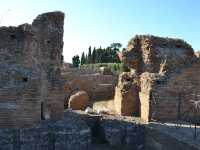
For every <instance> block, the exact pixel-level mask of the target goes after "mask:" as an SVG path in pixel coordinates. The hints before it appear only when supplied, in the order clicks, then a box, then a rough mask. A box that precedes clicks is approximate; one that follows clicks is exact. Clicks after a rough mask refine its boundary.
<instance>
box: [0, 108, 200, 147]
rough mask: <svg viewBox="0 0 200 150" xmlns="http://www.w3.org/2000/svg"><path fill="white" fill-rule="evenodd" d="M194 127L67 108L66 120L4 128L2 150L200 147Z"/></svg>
mask: <svg viewBox="0 0 200 150" xmlns="http://www.w3.org/2000/svg"><path fill="white" fill-rule="evenodd" d="M193 130H194V129H192V128H186V126H184V127H182V128H180V129H176V128H175V127H171V126H169V125H164V124H161V123H160V124H159V123H154V124H153V123H150V124H144V123H143V122H142V121H141V120H140V119H139V118H134V117H120V116H111V115H105V114H103V115H97V114H86V113H84V112H82V111H67V112H65V115H64V120H60V121H56V122H54V121H43V122H41V123H40V124H39V125H38V126H35V127H32V128H23V129H0V150H99V149H101V150H114V149H115V150H122V149H123V150H133V149H134V150H145V149H146V150H183V149H184V150H200V148H199V147H200V145H199V142H198V141H199V140H200V137H197V139H196V140H193V135H192V134H191V132H193ZM197 132H199V127H198V129H197Z"/></svg>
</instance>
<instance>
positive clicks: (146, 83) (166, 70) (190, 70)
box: [123, 36, 200, 123]
mask: <svg viewBox="0 0 200 150" xmlns="http://www.w3.org/2000/svg"><path fill="white" fill-rule="evenodd" d="M123 61H124V63H125V65H126V66H128V67H129V68H130V69H131V70H134V71H135V72H136V73H137V74H138V76H139V84H138V87H139V89H140V91H138V92H137V93H138V94H139V101H140V105H141V106H140V110H141V117H142V118H143V119H144V120H146V121H149V120H152V119H153V120H160V121H165V120H171V121H172V120H173V121H174V120H184V121H189V120H190V121H192V122H193V123H194V122H195V121H198V119H195V116H196V118H198V117H197V116H200V113H199V111H197V110H195V107H194V105H195V104H197V103H198V101H199V96H198V95H199V91H200V90H199V84H200V78H199V76H198V75H197V74H199V71H200V69H199V64H200V63H199V59H198V58H197V57H196V56H195V54H194V51H193V49H192V47H191V46H190V45H189V44H187V43H186V42H184V41H183V40H180V39H171V38H161V37H155V36H136V37H134V38H133V39H131V40H130V42H129V43H128V48H127V49H126V50H125V51H123ZM124 83H126V81H124ZM132 85H133V86H134V84H132ZM134 91H135V92H136V90H134ZM135 97H138V96H135ZM196 108H197V107H196ZM186 114H187V115H186Z"/></svg>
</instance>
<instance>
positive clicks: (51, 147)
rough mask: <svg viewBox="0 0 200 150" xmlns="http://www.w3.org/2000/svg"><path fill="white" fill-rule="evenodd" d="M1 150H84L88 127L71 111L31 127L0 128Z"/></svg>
mask: <svg viewBox="0 0 200 150" xmlns="http://www.w3.org/2000/svg"><path fill="white" fill-rule="evenodd" d="M0 133H1V134H0V149H1V150H27V149H29V150H86V149H87V148H88V147H89V146H90V144H91V131H90V128H88V126H87V125H86V123H85V122H84V121H82V120H81V119H80V118H79V117H77V116H76V115H74V114H73V113H70V112H67V113H65V116H64V119H63V120H60V121H57V122H55V121H42V122H41V123H40V124H38V125H37V126H35V127H32V128H19V129H0Z"/></svg>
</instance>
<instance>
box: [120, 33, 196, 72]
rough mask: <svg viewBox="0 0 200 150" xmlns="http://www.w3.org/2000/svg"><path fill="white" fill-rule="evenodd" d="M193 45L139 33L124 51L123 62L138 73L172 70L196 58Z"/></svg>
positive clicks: (178, 40)
mask: <svg viewBox="0 0 200 150" xmlns="http://www.w3.org/2000/svg"><path fill="white" fill-rule="evenodd" d="M195 59H196V58H195V56H194V51H193V49H192V47H191V46H190V45H189V44H187V43H186V42H184V41H182V40H180V39H171V38H161V37H156V36H146V35H137V36H135V37H134V38H132V39H131V40H130V41H129V43H128V47H127V49H126V50H125V51H123V62H124V63H125V64H126V65H127V66H128V67H130V68H131V69H135V70H137V72H138V73H142V72H150V73H159V72H160V73H162V72H170V71H173V70H174V69H176V68H181V67H184V66H185V65H186V64H191V63H192V62H193V61H194V60H195Z"/></svg>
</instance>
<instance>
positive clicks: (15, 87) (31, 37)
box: [0, 12, 64, 128]
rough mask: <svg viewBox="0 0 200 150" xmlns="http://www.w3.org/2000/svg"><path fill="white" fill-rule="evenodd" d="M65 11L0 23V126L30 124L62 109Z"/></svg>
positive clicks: (57, 113)
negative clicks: (26, 20)
mask: <svg viewBox="0 0 200 150" xmlns="http://www.w3.org/2000/svg"><path fill="white" fill-rule="evenodd" d="M63 23H64V14H63V13H61V12H51V13H45V14H42V15H39V16H38V17H37V18H36V19H35V20H34V21H33V23H32V25H29V24H23V25H20V26H18V27H0V39H1V40H0V51H1V54H0V79H1V82H0V108H1V109H0V127H7V128H8V127H22V126H32V125H34V124H35V123H37V122H38V121H40V120H41V119H43V117H44V118H46V119H47V118H59V117H61V116H62V113H63V112H62V111H63V97H62V84H61V81H60V79H61V78H60V65H61V64H60V58H61V53H62V46H63V40H62V38H63Z"/></svg>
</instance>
